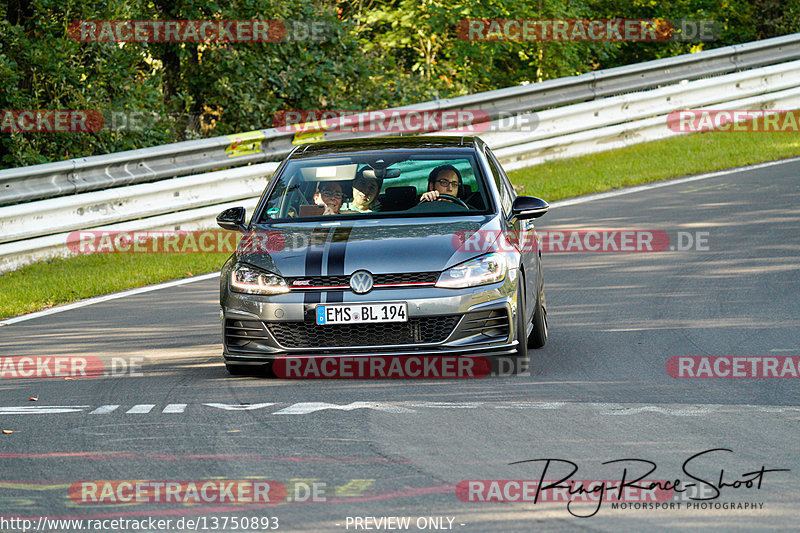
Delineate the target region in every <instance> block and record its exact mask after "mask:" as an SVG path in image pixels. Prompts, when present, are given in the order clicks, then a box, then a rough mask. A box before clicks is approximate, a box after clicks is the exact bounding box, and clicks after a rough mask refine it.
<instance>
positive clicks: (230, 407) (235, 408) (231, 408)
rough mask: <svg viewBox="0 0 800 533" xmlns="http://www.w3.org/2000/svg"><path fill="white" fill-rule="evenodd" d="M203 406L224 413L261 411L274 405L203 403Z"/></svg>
mask: <svg viewBox="0 0 800 533" xmlns="http://www.w3.org/2000/svg"><path fill="white" fill-rule="evenodd" d="M203 405H207V406H209V407H216V408H217V409H222V410H224V411H252V410H253V409H263V408H264V407H269V406H270V405H275V404H274V403H253V404H247V405H241V404H238V403H233V404H228V403H204V404H203Z"/></svg>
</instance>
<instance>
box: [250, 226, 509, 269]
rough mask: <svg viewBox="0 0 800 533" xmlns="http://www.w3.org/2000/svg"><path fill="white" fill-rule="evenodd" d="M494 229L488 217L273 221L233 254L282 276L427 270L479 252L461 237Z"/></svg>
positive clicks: (467, 257)
mask: <svg viewBox="0 0 800 533" xmlns="http://www.w3.org/2000/svg"><path fill="white" fill-rule="evenodd" d="M498 230H499V220H498V218H497V217H491V216H486V217H480V216H473V217H469V218H468V219H464V218H461V219H456V218H446V219H441V220H436V221H431V220H430V219H426V220H425V221H419V220H414V219H406V220H391V221H387V220H375V219H368V220H355V221H338V222H329V223H316V224H312V223H303V224H300V223H298V224H280V225H278V224H275V225H271V226H269V227H261V228H259V229H258V230H257V231H254V232H251V233H248V234H246V235H245V236H244V237H243V239H242V241H241V242H240V244H239V248H238V250H237V252H236V253H237V259H238V260H239V261H240V262H243V263H248V264H251V265H253V266H256V267H259V268H262V269H264V270H268V271H270V272H274V273H276V274H278V275H281V276H284V277H295V276H333V275H350V274H352V273H353V272H355V271H356V270H362V269H364V270H368V271H370V272H371V273H373V274H386V273H393V272H431V271H442V270H445V269H447V268H450V267H451V266H453V265H457V264H458V263H461V262H463V261H466V260H468V259H471V258H473V257H477V256H479V255H481V253H483V252H482V251H480V250H474V249H472V250H465V249H464V247H463V246H461V243H462V242H464V241H463V239H464V238H465V237H469V236H470V235H472V234H473V233H475V232H477V231H481V232H486V235H497V234H498ZM484 249H485V248H484ZM487 251H488V250H487Z"/></svg>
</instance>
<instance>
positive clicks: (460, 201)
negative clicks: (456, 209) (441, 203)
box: [436, 193, 469, 209]
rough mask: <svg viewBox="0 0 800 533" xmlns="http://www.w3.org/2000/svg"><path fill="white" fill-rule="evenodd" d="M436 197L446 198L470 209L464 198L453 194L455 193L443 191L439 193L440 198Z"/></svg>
mask: <svg viewBox="0 0 800 533" xmlns="http://www.w3.org/2000/svg"><path fill="white" fill-rule="evenodd" d="M436 199H437V200H439V199H444V200H447V201H449V202H454V203H456V204H458V205H461V206H464V207H466V208H467V209H469V206H468V205H467V204H466V203H465V202H464V200H462V199H461V198H456V197H455V196H453V195H451V194H442V193H439V197H438V198H436Z"/></svg>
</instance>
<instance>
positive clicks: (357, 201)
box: [217, 137, 548, 374]
mask: <svg viewBox="0 0 800 533" xmlns="http://www.w3.org/2000/svg"><path fill="white" fill-rule="evenodd" d="M547 208H548V204H547V203H546V202H545V201H544V200H541V199H539V198H534V197H530V196H517V194H516V193H515V191H514V188H513V187H512V185H511V183H510V182H509V180H508V177H507V176H506V174H505V172H504V171H503V169H502V168H501V166H500V164H499V163H498V161H497V158H496V157H495V156H494V154H492V152H491V150H490V149H489V147H488V146H486V144H485V143H484V142H483V141H482V140H481V139H479V138H477V137H394V138H373V139H357V140H349V141H335V142H320V143H315V144H306V145H302V146H299V147H297V148H295V149H294V150H293V151H292V153H291V154H290V155H289V156H288V157H287V158H286V159H285V160H284V161H283V162H282V163H281V164H280V166H279V167H278V169H277V170H276V172H275V174H274V176H273V178H272V179H271V180H270V182H269V184H268V185H267V188H266V190H265V192H264V194H263V195H262V197H261V200H260V201H259V203H258V206H257V207H256V208H255V211H254V212H253V215H252V217H251V219H250V221H249V223H247V222H246V221H245V210H244V208H232V209H228V210H226V211H225V212H223V213H221V214H220V215H219V216H218V217H217V222H218V224H219V225H220V226H221V227H223V228H224V229H228V230H236V231H240V232H242V233H243V234H244V235H243V237H242V239H241V241H240V242H239V245H238V247H237V250H236V252H235V253H234V254H233V255H232V256H231V257H230V258H229V259H228V261H227V262H226V263H225V265H224V266H223V268H222V272H221V276H220V306H221V320H222V334H223V346H224V348H223V349H224V353H223V357H224V359H225V363H226V365H227V368H228V370H229V371H230V372H231V373H233V374H240V373H246V372H249V371H251V370H253V369H254V367H255V366H263V365H265V364H269V363H270V362H273V361H274V360H275V359H277V358H280V357H286V356H314V355H324V356H326V357H330V356H336V355H343V356H344V355H346V356H354V355H355V356H359V355H363V356H385V355H390V356H395V355H396V356H406V355H415V356H420V355H425V356H432V355H433V356H435V355H449V356H452V355H463V356H475V355H516V356H519V357H521V358H527V356H528V348H529V347H530V348H539V347H541V346H543V345H544V344H545V342H546V340H547V313H546V308H545V293H544V281H543V278H542V267H541V253H540V251H539V249H538V235H537V234H536V232H535V230H534V229H533V226H532V224H531V223H530V220H531V219H533V218H537V217H540V216H542V215H543V214H545V213H546V212H547Z"/></svg>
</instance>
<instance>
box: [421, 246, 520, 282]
mask: <svg viewBox="0 0 800 533" xmlns="http://www.w3.org/2000/svg"><path fill="white" fill-rule="evenodd" d="M505 277H506V262H505V259H503V256H502V255H501V254H498V253H490V254H486V255H482V256H481V257H476V258H475V259H471V260H470V261H467V262H466V263H461V264H460V265H456V266H454V267H452V268H449V269H447V270H445V271H444V272H442V274H441V275H440V276H439V281H437V282H436V286H437V287H446V288H448V289H463V288H465V287H475V286H476V285H488V284H489V283H497V282H498V281H503V280H504V279H505Z"/></svg>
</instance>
